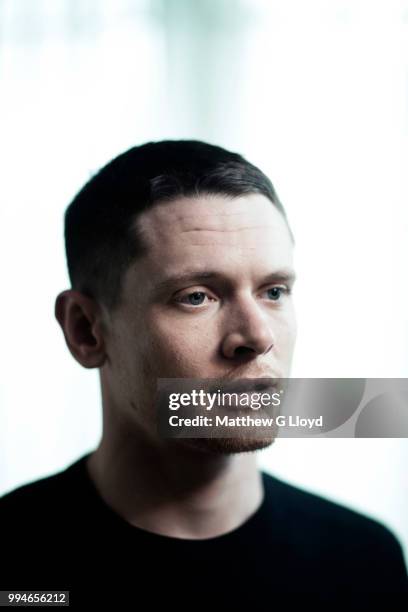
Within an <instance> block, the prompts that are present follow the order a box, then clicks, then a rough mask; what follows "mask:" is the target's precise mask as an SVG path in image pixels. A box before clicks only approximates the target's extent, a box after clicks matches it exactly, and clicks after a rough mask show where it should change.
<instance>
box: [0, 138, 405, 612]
mask: <svg viewBox="0 0 408 612" xmlns="http://www.w3.org/2000/svg"><path fill="white" fill-rule="evenodd" d="M65 240H66V252H67V263H68V270H69V275H70V280H71V283H72V288H71V289H69V290H66V291H63V292H62V293H60V294H59V295H58V297H57V299H56V305H55V315H56V318H57V320H58V322H59V324H60V326H61V328H62V331H63V334H64V337H65V341H66V344H67V346H68V348H69V350H70V352H71V354H72V355H73V357H74V358H75V359H76V360H77V361H78V362H79V363H80V364H81V365H82V366H83V367H85V368H98V369H99V374H100V381H101V392H102V404H103V435H102V439H101V442H100V444H99V446H98V448H97V449H96V450H95V451H94V452H93V453H90V454H89V455H86V456H84V457H82V458H81V459H79V460H78V461H77V462H75V463H74V464H73V465H71V466H70V467H68V468H67V469H66V470H65V471H64V472H61V473H59V474H56V475H53V476H51V477H49V478H45V479H42V480H40V481H37V482H36V483H31V484H28V485H26V486H24V487H20V488H19V489H17V490H15V491H13V492H11V493H9V494H8V495H6V496H4V497H3V499H2V500H1V501H0V520H1V523H0V524H1V532H2V540H3V542H4V547H3V550H4V551H5V552H3V562H5V568H3V576H2V578H1V589H22V590H27V589H36V590H39V589H48V590H50V589H53V590H56V589H61V590H69V591H70V605H71V607H72V606H80V605H83V604H84V602H87V603H94V602H100V603H106V602H110V604H112V605H117V604H118V602H120V605H121V606H123V605H125V604H127V603H132V602H133V601H134V602H140V601H141V599H142V598H143V597H148V601H149V604H150V605H154V603H155V602H156V601H159V599H160V597H162V596H163V597H164V598H165V602H167V603H169V604H176V605H177V606H178V607H179V608H180V607H183V606H188V607H196V606H197V605H198V604H199V603H202V602H205V603H206V605H207V609H208V606H210V607H211V606H212V605H213V606H214V607H215V606H217V604H218V603H220V602H224V603H228V604H229V605H231V606H235V607H239V606H241V605H242V606H244V605H245V606H246V605H251V604H255V605H256V604H261V603H263V602H266V603H269V602H271V605H273V604H277V603H278V602H279V603H287V604H289V603H293V602H296V601H300V602H302V604H303V605H305V606H311V605H313V606H316V605H318V604H323V605H330V606H331V608H333V606H334V605H335V603H336V602H337V603H338V602H340V601H342V602H343V601H344V602H346V603H347V605H348V607H349V608H352V607H353V605H354V604H355V605H356V606H359V609H362V607H363V606H365V605H367V606H368V607H370V606H371V605H372V603H373V602H377V603H378V602H379V601H381V600H382V598H384V601H387V603H388V604H389V605H390V606H391V607H390V608H389V609H396V608H397V606H398V605H401V606H403V605H405V604H406V601H407V600H406V592H407V583H406V571H405V567H404V562H403V557H402V553H401V548H400V545H399V543H398V542H397V540H396V539H395V537H394V536H393V535H392V534H391V533H390V532H389V531H388V530H387V529H386V528H385V527H384V526H382V525H380V524H379V523H377V522H375V521H372V520H370V519H368V518H366V517H363V516H361V515H359V514H357V513H355V512H353V511H351V510H348V509H346V508H343V507H341V506H339V505H336V504H334V503H332V502H329V501H327V500H324V499H322V498H320V497H318V496H315V495H312V494H310V493H307V492H305V491H302V490H300V489H297V488H295V487H292V486H290V485H288V484H286V483H284V482H282V481H280V480H278V479H276V478H273V477H272V476H268V475H266V474H264V473H261V472H259V470H258V468H257V464H256V454H255V453H254V452H253V451H256V450H257V449H259V448H263V447H265V446H267V445H269V444H271V442H272V441H273V438H271V437H270V438H260V439H253V438H251V437H240V438H238V437H237V438H234V437H230V438H215V437H211V436H209V437H208V438H185V439H168V438H164V437H162V436H160V434H159V433H158V429H157V422H156V421H157V415H156V410H155V397H156V391H157V382H158V380H160V379H164V378H166V379H176V378H178V379H189V378H192V379H207V378H210V379H211V378H215V379H219V380H225V381H237V380H238V379H253V378H260V377H268V378H271V379H276V378H280V377H282V378H284V377H288V376H289V374H290V364H291V359H292V354H293V349H294V343H295V336H296V322H295V315H294V308H293V300H292V293H291V292H292V287H293V282H294V265H293V238H292V234H291V231H290V228H289V225H288V221H287V218H286V216H285V212H284V209H283V207H282V204H281V203H280V201H279V199H278V197H277V195H276V192H275V190H274V188H273V186H272V184H271V182H270V181H269V179H268V178H267V177H266V176H265V175H264V174H263V173H262V172H261V171H260V170H259V169H258V168H256V167H255V166H253V165H251V164H250V163H248V162H247V161H246V160H245V159H244V158H242V157H241V156H240V155H237V154H234V153H231V152H228V151H226V150H224V149H222V148H220V147H216V146H212V145H209V144H205V143H203V142H198V141H164V142H158V143H148V144H145V145H143V146H140V147H135V148H133V149H130V150H129V151H127V152H125V153H124V154H122V155H120V156H119V157H117V158H116V159H114V160H113V161H112V162H110V163H109V164H107V165H106V166H105V167H104V168H103V169H102V170H101V171H100V172H99V173H98V174H96V175H95V176H94V177H93V178H92V179H91V180H90V181H89V183H88V184H87V185H85V187H84V188H83V189H82V190H81V191H80V192H79V194H78V195H77V196H76V197H75V199H74V200H73V202H72V203H71V205H70V206H69V208H68V209H67V212H66V215H65ZM78 426H79V427H80V424H79V425H78ZM404 599H405V604H404V603H403V602H404ZM119 609H121V607H120V606H119Z"/></svg>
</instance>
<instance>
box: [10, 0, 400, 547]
mask: <svg viewBox="0 0 408 612" xmlns="http://www.w3.org/2000/svg"><path fill="white" fill-rule="evenodd" d="M407 120H408V1H407V0H331V1H330V2H327V0H308V2H305V1H304V0H0V135H1V137H0V169H1V180H0V261H1V280H2V285H1V296H2V299H1V302H0V309H1V310H0V315H1V316H0V333H1V335H0V338H1V351H0V361H1V363H0V366H1V384H0V494H1V493H3V492H6V491H8V490H11V489H13V488H15V487H16V486H18V485H20V484H23V483H25V482H28V481H29V480H33V479H35V478H39V477H42V476H46V475H48V474H51V473H53V472H55V471H57V470H60V469H63V468H64V467H66V466H67V465H69V464H70V463H72V462H73V461H74V460H76V459H77V458H78V457H79V456H81V455H83V454H84V453H85V452H88V451H90V450H92V449H93V448H94V447H95V446H96V445H97V443H98V441H99V437H100V433H101V408H100V392H99V379H98V374H97V371H96V370H85V369H83V368H81V366H79V364H78V363H77V362H76V361H74V359H73V358H72V357H71V355H70V353H69V352H68V349H67V348H66V345H65V342H64V339H63V335H62V332H61V330H60V328H59V326H58V324H57V322H56V320H55V319H54V300H55V297H56V295H57V293H59V292H60V291H62V290H63V289H65V288H67V287H68V276H67V271H66V264H65V254H64V244H63V213H64V210H65V208H66V206H67V205H68V203H69V201H70V200H71V199H72V197H73V196H74V195H75V193H76V192H77V191H78V190H79V188H80V187H81V186H82V185H83V183H84V182H85V181H86V180H87V179H88V178H89V177H90V176H91V175H92V174H93V173H94V172H95V171H96V170H98V168H99V167H100V166H102V165H103V164H105V163H106V162H107V161H108V160H109V159H111V158H112V157H114V156H116V155H117V154H118V153H120V152H122V151H123V150H125V149H127V148H129V147H130V146H133V145H135V144H141V143H143V142H146V141H148V140H162V139H166V138H176V139H178V138H188V139H190V138H194V139H202V140H206V141H208V142H211V143H214V144H219V145H221V146H224V147H226V148H228V149H231V150H234V151H237V152H239V153H241V154H243V155H244V156H245V157H247V158H248V159H249V160H250V161H252V162H253V163H255V164H257V165H259V166H260V167H261V168H262V169H263V170H264V171H265V172H266V173H267V174H268V175H269V176H270V178H271V179H272V182H273V183H274V185H275V187H276V189H277V192H278V194H279V196H280V199H281V200H282V201H283V203H284V205H285V207H286V209H287V212H288V216H289V219H290V222H291V225H292V228H293V231H294V233H295V236H296V255H297V262H296V263H297V272H298V275H299V280H298V283H297V287H296V289H295V299H296V304H297V312H298V324H299V336H298V345H297V351H296V355H295V361H294V367H293V372H292V375H293V376H299V377H384V378H391V377H404V378H405V377H407V376H408V315H407V313H408V290H407V283H406V279H407V272H406V267H407V261H408V240H407V235H408V207H407V195H408V193H407V192H408V179H407V152H408V125H407V123H408V122H407ZM404 279H405V280H404ZM260 463H261V465H262V467H263V468H264V469H266V470H268V471H270V472H272V473H274V474H275V475H277V476H278V477H281V478H284V479H285V480H287V481H289V482H292V483H293V484H297V485H299V486H302V487H305V488H307V489H308V490H311V491H315V492H318V493H321V494H323V495H325V496H327V497H329V498H331V499H334V500H336V501H339V502H341V503H344V504H346V505H348V506H351V507H353V508H355V509H357V510H360V511H362V512H364V513H366V514H369V515H370V516H373V517H374V518H377V519H379V520H381V521H383V522H384V523H385V524H386V525H387V526H388V527H390V528H391V529H392V530H393V531H394V533H395V534H396V535H397V536H398V537H399V539H400V541H401V542H402V543H403V545H404V547H405V553H406V554H407V550H408V521H407V517H408V478H407V465H408V440H406V439H384V440H382V439H374V440H373V439H348V440H344V439H317V440H313V439H310V440H288V439H285V440H278V441H277V442H276V443H275V444H274V445H273V446H272V447H271V448H270V449H268V450H266V451H264V452H263V453H262V454H261V455H260Z"/></svg>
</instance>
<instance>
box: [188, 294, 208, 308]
mask: <svg viewBox="0 0 408 612" xmlns="http://www.w3.org/2000/svg"><path fill="white" fill-rule="evenodd" d="M184 297H185V298H187V299H188V302H189V304H190V305H191V306H200V305H201V304H202V303H203V299H205V297H206V294H205V293H204V291H194V292H193V293H189V294H188V295H186V296H184Z"/></svg>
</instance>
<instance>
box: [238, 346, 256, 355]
mask: <svg viewBox="0 0 408 612" xmlns="http://www.w3.org/2000/svg"><path fill="white" fill-rule="evenodd" d="M248 352H249V353H253V352H254V349H251V348H250V347H249V346H238V347H237V348H236V349H235V353H236V354H237V355H242V354H244V355H245V354H246V353H248Z"/></svg>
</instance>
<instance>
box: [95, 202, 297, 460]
mask: <svg viewBox="0 0 408 612" xmlns="http://www.w3.org/2000/svg"><path fill="white" fill-rule="evenodd" d="M137 225H138V227H139V228H140V229H141V231H142V235H143V239H144V241H145V242H146V244H147V246H148V251H147V254H146V255H145V256H144V257H143V258H141V259H139V260H137V261H136V262H135V263H134V264H132V265H131V266H130V268H129V269H128V270H127V272H126V274H125V276H124V279H123V295H122V302H121V305H120V306H119V308H118V309H117V310H116V311H115V312H114V314H113V315H112V316H111V318H110V319H109V323H108V327H107V330H108V334H107V354H108V360H107V362H106V364H105V365H104V367H103V369H102V370H103V371H102V372H101V375H102V384H103V391H104V395H105V401H106V399H107V401H109V404H110V405H112V407H113V409H114V410H115V411H118V412H120V416H121V418H124V419H125V422H128V423H129V424H130V423H133V424H135V425H136V426H137V427H138V428H140V429H142V430H143V431H144V433H145V434H146V435H149V436H153V437H155V436H157V434H156V433H155V418H156V414H155V411H156V408H155V394H156V383H157V379H158V378H199V379H203V378H221V379H223V378H226V379H228V380H230V379H237V378H261V377H288V376H289V371H290V364H291V360H292V353H293V348H294V342H295V335H296V323H295V316H294V309H293V303H292V297H291V295H290V293H288V291H290V289H291V287H292V284H293V279H292V278H291V277H292V275H293V259H292V256H293V253H292V251H293V246H292V241H291V238H290V234H289V230H288V228H287V225H286V222H285V221H284V219H283V217H282V215H281V213H280V212H279V211H278V210H277V209H276V208H275V207H274V206H273V205H272V204H271V202H270V201H269V200H268V199H267V198H266V197H264V196H262V195H258V194H251V195H248V196H241V197H238V198H227V197H225V196H222V195H217V196H216V195H211V196H199V197H194V198H193V197H191V198H185V197H182V198H180V199H177V200H174V201H172V202H167V203H161V204H158V205H156V206H155V207H153V208H151V209H149V210H147V211H145V212H144V213H143V214H142V215H141V216H139V217H138V219H137ZM271 441H272V440H269V442H268V443H271ZM185 442H187V441H185ZM200 444H201V446H202V445H203V444H205V442H204V441H203V440H201V441H200ZM212 444H213V446H212V448H214V449H217V444H220V443H219V442H216V441H215V440H212ZM265 445H266V443H265V444H260V441H259V440H258V441H256V448H260V447H261V446H265ZM227 446H228V445H227ZM228 448H229V449H230V450H229V452H235V451H239V450H250V449H252V450H254V441H253V442H252V446H251V448H248V447H245V448H238V447H237V448H234V447H233V445H231V443H230V444H229V446H228ZM218 450H223V449H222V448H219V449H218ZM225 450H226V448H225V447H224V451H225Z"/></svg>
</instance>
